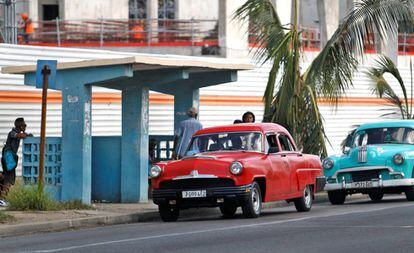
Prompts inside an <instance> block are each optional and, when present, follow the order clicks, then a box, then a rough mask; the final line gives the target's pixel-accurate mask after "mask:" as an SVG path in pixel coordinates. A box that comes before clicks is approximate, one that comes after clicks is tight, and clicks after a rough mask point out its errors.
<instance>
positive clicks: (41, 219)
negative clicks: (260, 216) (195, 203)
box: [0, 192, 367, 238]
mask: <svg viewBox="0 0 414 253" xmlns="http://www.w3.org/2000/svg"><path fill="white" fill-rule="evenodd" d="M362 198H367V197H366V196H363V195H360V194H357V195H353V196H352V197H350V196H348V197H347V199H348V200H349V199H352V200H355V199H362ZM324 202H328V197H327V194H326V193H324V192H322V193H317V194H316V195H315V200H314V203H315V204H316V203H324ZM288 205H289V204H287V203H286V202H285V201H280V202H273V203H264V204H263V209H271V208H276V207H284V206H288ZM290 205H293V204H292V203H291V204H290ZM93 207H94V209H93V210H68V211H47V212H41V211H25V212H23V211H6V209H5V208H4V207H0V211H1V210H4V211H6V213H7V214H9V215H11V216H13V217H14V218H15V220H13V221H11V222H7V223H0V238H1V237H6V236H14V235H22V234H30V233H39V232H48V231H63V230H69V229H78V228H84V227H97V226H105V225H116V224H126V223H135V222H149V221H160V220H161V219H160V217H159V214H158V207H157V206H156V205H154V204H153V203H152V200H149V202H148V203H141V204H112V203H95V204H93ZM293 208H294V207H293ZM219 212H220V211H218V208H203V209H189V210H186V211H184V212H182V216H185V215H193V214H194V215H196V214H200V215H215V214H218V215H219Z"/></svg>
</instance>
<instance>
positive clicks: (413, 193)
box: [405, 186, 414, 201]
mask: <svg viewBox="0 0 414 253" xmlns="http://www.w3.org/2000/svg"><path fill="white" fill-rule="evenodd" d="M405 197H406V198H407V200H408V201H414V186H409V187H408V189H407V190H405Z"/></svg>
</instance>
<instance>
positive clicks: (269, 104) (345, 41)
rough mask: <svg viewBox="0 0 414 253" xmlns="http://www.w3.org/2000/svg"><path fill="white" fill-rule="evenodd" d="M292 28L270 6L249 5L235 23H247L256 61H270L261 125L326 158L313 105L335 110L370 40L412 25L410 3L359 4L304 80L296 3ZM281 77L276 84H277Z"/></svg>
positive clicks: (374, 0)
mask: <svg viewBox="0 0 414 253" xmlns="http://www.w3.org/2000/svg"><path fill="white" fill-rule="evenodd" d="M293 4H294V13H295V17H294V18H293V20H294V22H293V24H289V25H288V26H289V27H286V26H282V24H281V23H280V20H279V18H278V16H277V13H276V11H275V8H274V6H273V4H272V1H270V0H247V1H246V2H245V3H244V4H243V5H242V6H241V7H240V8H239V9H238V10H237V11H236V12H235V18H239V19H241V20H246V19H247V18H249V21H250V26H251V29H252V31H251V32H253V33H254V34H257V37H256V39H257V41H256V44H257V45H258V46H259V49H258V50H257V51H256V52H255V56H256V58H257V59H258V60H259V61H262V62H266V61H269V60H271V61H273V66H272V69H271V71H270V73H269V79H268V82H267V86H266V91H265V94H264V96H263V101H264V107H265V111H264V121H265V122H275V123H278V124H281V125H283V126H284V127H286V128H287V129H288V130H289V131H290V132H291V134H292V136H293V137H294V138H295V141H296V142H297V144H298V145H299V147H300V148H301V149H302V150H303V152H305V153H312V154H316V155H320V156H326V146H325V139H326V135H325V131H324V128H323V119H322V116H321V113H320V111H319V108H318V104H317V99H318V98H319V97H323V98H326V99H328V101H330V102H332V104H333V105H336V104H337V101H338V98H339V97H341V96H342V95H344V94H345V92H346V91H347V89H348V88H349V87H350V86H352V76H353V74H354V71H355V70H356V69H357V66H358V58H359V57H362V55H363V53H364V47H365V43H367V42H370V41H371V42H372V38H371V37H370V34H372V33H373V31H377V32H378V35H379V37H380V38H382V39H385V38H387V34H388V32H392V33H396V32H397V30H398V25H399V24H406V23H410V24H412V15H411V14H412V9H411V4H413V0H361V1H359V2H357V3H356V4H355V8H354V10H353V11H351V13H350V14H349V15H348V16H346V17H345V18H344V20H342V22H341V25H340V26H339V27H338V29H337V30H336V32H335V33H334V35H333V36H332V38H331V39H330V40H329V41H328V42H327V44H326V45H325V46H324V48H323V49H322V50H321V52H320V53H319V55H318V56H317V57H316V58H315V60H314V61H312V63H311V65H310V66H309V68H308V69H307V70H306V71H305V72H304V73H303V74H302V73H301V66H300V61H299V59H300V56H301V53H302V46H301V43H300V33H301V31H299V29H298V24H297V20H298V19H297V17H298V8H297V6H298V0H294V2H293ZM276 77H279V78H276Z"/></svg>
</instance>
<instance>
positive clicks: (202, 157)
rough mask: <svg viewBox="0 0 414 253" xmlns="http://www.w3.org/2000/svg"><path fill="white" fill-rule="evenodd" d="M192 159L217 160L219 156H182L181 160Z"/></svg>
mask: <svg viewBox="0 0 414 253" xmlns="http://www.w3.org/2000/svg"><path fill="white" fill-rule="evenodd" d="M191 159H211V160H216V159H217V158H216V157H214V156H208V155H195V156H186V157H183V158H181V160H191Z"/></svg>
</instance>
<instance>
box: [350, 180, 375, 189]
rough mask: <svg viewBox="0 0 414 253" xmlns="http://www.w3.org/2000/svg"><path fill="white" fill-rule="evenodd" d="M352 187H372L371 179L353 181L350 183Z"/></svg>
mask: <svg viewBox="0 0 414 253" xmlns="http://www.w3.org/2000/svg"><path fill="white" fill-rule="evenodd" d="M352 186H353V187H354V188H370V187H372V182H371V181H364V182H354V183H352Z"/></svg>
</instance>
